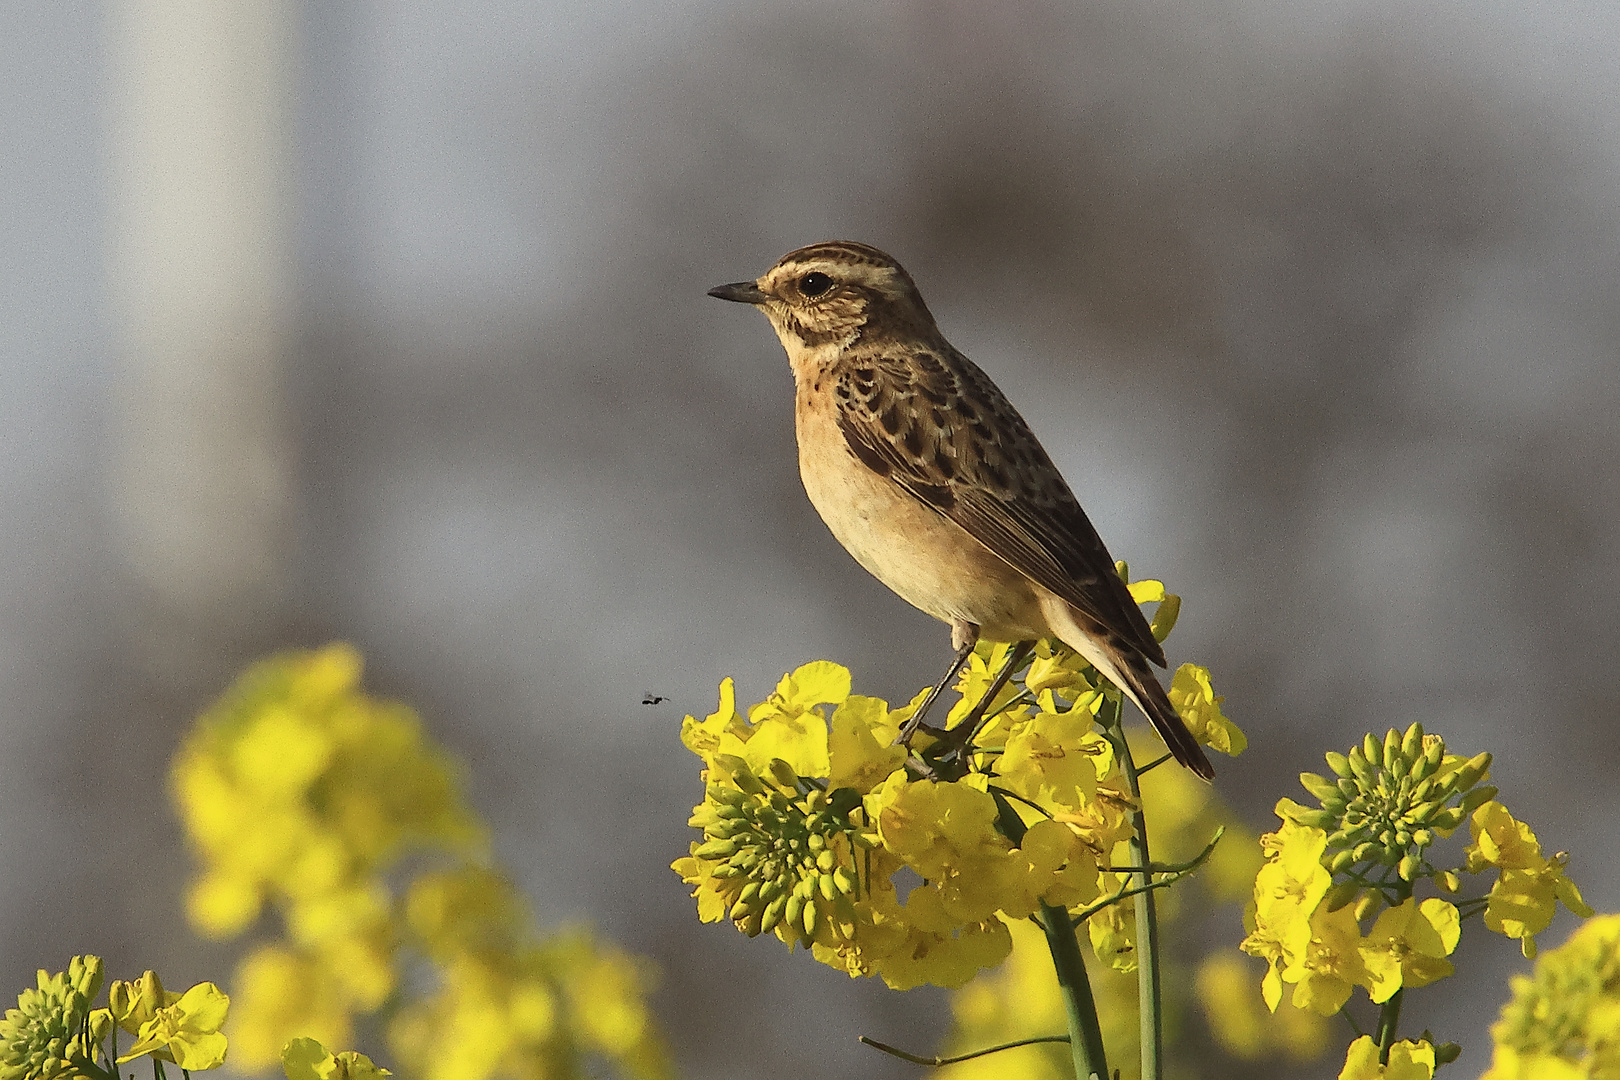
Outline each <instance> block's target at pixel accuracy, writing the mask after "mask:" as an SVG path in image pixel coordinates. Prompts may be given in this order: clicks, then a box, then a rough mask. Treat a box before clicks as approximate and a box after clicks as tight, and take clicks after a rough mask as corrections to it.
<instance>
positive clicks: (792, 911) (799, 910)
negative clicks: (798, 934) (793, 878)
mask: <svg viewBox="0 0 1620 1080" xmlns="http://www.w3.org/2000/svg"><path fill="white" fill-rule="evenodd" d="M804 906H805V905H804V897H802V896H800V895H799V894H798V892H797V891H795V892H794V893H793V895H792V896H790V897H788V901H787V906H786V907H785V908H783V909H782V914H783V915H784V916H785V917H786V918H787V924H788V925H789V926H803V925H804ZM810 906H811V907H815V905H814V904H811V905H810Z"/></svg>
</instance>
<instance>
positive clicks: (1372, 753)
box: [1358, 732, 1384, 775]
mask: <svg viewBox="0 0 1620 1080" xmlns="http://www.w3.org/2000/svg"><path fill="white" fill-rule="evenodd" d="M1361 756H1362V758H1363V759H1365V760H1366V762H1367V764H1368V765H1371V766H1373V767H1374V768H1377V767H1378V766H1380V765H1382V764H1383V763H1384V744H1383V742H1381V741H1380V740H1378V739H1375V738H1373V736H1372V733H1371V732H1368V733H1367V735H1366V736H1365V737H1363V738H1362V740H1361ZM1358 775H1359V774H1358Z"/></svg>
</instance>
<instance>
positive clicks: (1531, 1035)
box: [1482, 915, 1620, 1080]
mask: <svg viewBox="0 0 1620 1080" xmlns="http://www.w3.org/2000/svg"><path fill="white" fill-rule="evenodd" d="M1512 986H1513V1000H1512V1001H1510V1002H1508V1004H1507V1005H1506V1006H1504V1007H1503V1009H1502V1018H1501V1019H1500V1020H1498V1021H1497V1022H1496V1023H1495V1024H1493V1025H1492V1026H1491V1037H1492V1040H1493V1041H1494V1042H1495V1044H1496V1050H1495V1056H1494V1057H1493V1058H1492V1061H1491V1068H1490V1071H1489V1072H1487V1073H1486V1074H1485V1076H1484V1077H1483V1078H1482V1080H1596V1078H1598V1077H1607V1076H1614V1075H1616V1073H1617V1072H1620V1022H1617V1020H1620V915H1600V916H1598V917H1597V918H1595V919H1593V920H1591V921H1590V922H1588V923H1586V924H1584V925H1582V926H1580V927H1578V928H1577V929H1576V930H1575V932H1574V933H1573V934H1571V935H1570V936H1569V940H1568V941H1566V942H1564V944H1562V945H1560V946H1558V947H1557V948H1556V949H1550V950H1548V951H1547V952H1546V953H1544V954H1542V955H1541V957H1540V958H1539V959H1537V960H1536V966H1535V970H1534V972H1533V973H1532V974H1530V975H1527V976H1526V975H1516V976H1514V977H1513V981H1512Z"/></svg>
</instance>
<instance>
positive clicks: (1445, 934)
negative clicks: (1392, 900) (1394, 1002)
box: [1361, 899, 1462, 1004]
mask: <svg viewBox="0 0 1620 1080" xmlns="http://www.w3.org/2000/svg"><path fill="white" fill-rule="evenodd" d="M1461 934H1462V923H1461V921H1460V920H1459V919H1458V917H1457V909H1456V908H1455V907H1453V906H1452V905H1451V904H1448V903H1447V902H1446V901H1444V900H1439V899H1428V900H1424V901H1423V902H1422V903H1419V902H1418V901H1416V900H1407V901H1406V902H1405V903H1403V904H1401V905H1400V906H1399V907H1393V908H1389V909H1387V910H1386V911H1385V912H1384V913H1383V914H1381V915H1379V916H1378V922H1377V923H1375V924H1374V925H1373V928H1372V932H1371V933H1369V934H1368V935H1367V937H1366V938H1365V939H1364V940H1363V941H1362V942H1361V959H1362V962H1363V963H1365V964H1366V967H1367V978H1366V985H1367V990H1368V993H1369V995H1370V996H1371V998H1372V1000H1373V1002H1374V1003H1375V1004H1382V1003H1383V1002H1385V1001H1388V1000H1389V999H1390V998H1391V997H1393V996H1394V994H1395V991H1397V990H1399V989H1401V988H1402V987H1403V986H1414V987H1415V986H1427V985H1429V984H1430V983H1432V982H1434V981H1435V980H1436V979H1443V978H1445V977H1446V976H1448V975H1450V974H1451V973H1452V970H1453V968H1452V965H1451V961H1450V960H1447V959H1446V957H1448V956H1450V955H1451V953H1452V951H1453V950H1454V949H1456V948H1457V941H1458V939H1459V937H1460V936H1461Z"/></svg>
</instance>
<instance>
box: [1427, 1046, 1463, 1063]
mask: <svg viewBox="0 0 1620 1080" xmlns="http://www.w3.org/2000/svg"><path fill="white" fill-rule="evenodd" d="M1430 1042H1431V1045H1433V1046H1434V1063H1435V1065H1436V1066H1440V1065H1450V1064H1451V1063H1452V1062H1453V1061H1456V1060H1457V1059H1458V1058H1459V1057H1461V1056H1462V1047H1461V1046H1460V1045H1458V1044H1457V1043H1454V1042H1443V1043H1435V1042H1433V1040H1430Z"/></svg>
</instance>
